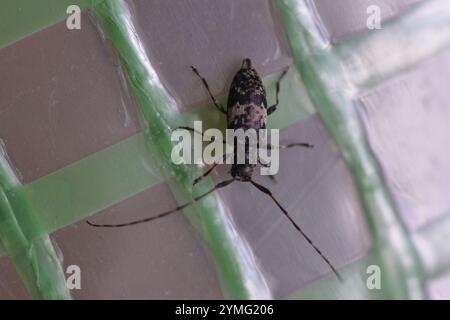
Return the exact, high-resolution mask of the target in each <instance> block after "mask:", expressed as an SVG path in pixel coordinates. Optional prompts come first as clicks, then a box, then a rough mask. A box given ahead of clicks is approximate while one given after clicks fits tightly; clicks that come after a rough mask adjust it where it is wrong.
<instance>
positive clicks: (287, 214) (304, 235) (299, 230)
mask: <svg viewBox="0 0 450 320" xmlns="http://www.w3.org/2000/svg"><path fill="white" fill-rule="evenodd" d="M250 182H251V183H252V184H253V185H254V186H255V187H256V188H258V189H259V190H260V191H262V192H263V193H265V194H267V195H268V196H269V197H271V198H272V200H273V201H274V202H275V204H276V205H277V206H278V208H280V209H281V211H282V212H283V213H284V215H285V216H286V217H287V218H288V219H289V221H290V222H291V223H292V225H293V226H294V227H295V229H297V231H298V232H300V234H301V235H302V236H303V237H304V238H305V240H306V241H308V243H309V244H310V245H311V247H313V248H314V250H315V251H316V252H317V253H318V254H319V255H320V257H321V258H322V260H323V261H325V263H326V264H327V265H328V266H329V267H330V268H331V270H332V271H333V272H334V274H335V275H336V277H337V278H338V279H339V280H340V281H343V280H342V277H341V275H340V274H339V273H338V272H337V271H336V269H335V268H334V267H333V265H332V264H331V262H330V260H328V259H327V257H325V255H324V254H323V253H322V251H320V249H319V248H317V247H316V245H315V244H314V243H313V242H312V240H311V238H310V237H308V236H307V235H306V234H305V232H304V231H303V230H302V228H300V227H299V226H298V225H297V223H295V221H294V220H293V219H292V218H291V216H290V215H289V213H288V212H287V211H286V209H284V208H283V206H282V205H281V204H280V203H279V202H278V200H277V199H276V198H275V197H274V195H273V194H272V192H271V191H270V190H269V189H267V188H266V187H264V186H262V185H260V184H258V183H256V182H255V181H253V180H250Z"/></svg>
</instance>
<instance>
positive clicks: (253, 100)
mask: <svg viewBox="0 0 450 320" xmlns="http://www.w3.org/2000/svg"><path fill="white" fill-rule="evenodd" d="M227 122H228V129H234V130H236V129H243V130H244V131H245V130H248V129H255V130H256V132H257V134H258V131H259V129H265V128H266V125H267V99H266V90H265V89H264V86H263V83H262V80H261V77H260V76H259V74H258V72H257V71H256V69H255V68H254V67H253V66H252V63H251V61H250V59H248V58H247V59H244V61H243V62H242V66H241V68H240V69H239V71H238V72H237V73H236V75H235V76H234V78H233V81H232V83H231V86H230V91H229V94H228V104H227ZM258 137H259V135H258ZM234 143H235V144H236V141H235V142H234ZM234 150H236V147H235V148H234ZM235 152H236V151H235ZM234 157H235V161H233V165H232V167H231V171H230V173H231V175H232V176H233V177H235V178H236V179H239V180H243V181H245V180H249V179H251V177H252V174H253V170H254V168H255V167H256V164H251V163H249V146H248V143H246V144H245V163H244V164H237V161H236V154H235V155H234Z"/></svg>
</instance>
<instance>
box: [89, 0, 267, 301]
mask: <svg viewBox="0 0 450 320" xmlns="http://www.w3.org/2000/svg"><path fill="white" fill-rule="evenodd" d="M95 12H96V15H97V17H98V20H99V21H100V22H101V26H102V27H103V29H104V30H105V31H106V33H107V35H108V36H109V38H110V39H111V41H112V42H113V43H114V45H115V48H116V49H117V51H118V52H119V55H120V57H121V59H122V63H123V66H124V68H125V73H126V75H127V78H128V81H129V83H130V87H131V89H132V91H133V93H134V96H135V97H136V100H137V102H138V105H139V108H140V110H141V113H142V116H143V120H144V122H145V125H147V126H148V127H147V128H146V130H145V137H146V141H147V144H148V148H149V151H150V153H151V155H152V157H153V158H154V160H155V161H154V163H155V164H157V165H159V168H160V170H161V171H162V173H163V174H164V175H165V176H166V177H167V178H168V181H169V185H170V187H171V189H172V191H173V193H174V195H175V197H176V199H177V200H178V201H180V202H185V201H186V200H187V199H192V197H195V196H196V195H199V194H201V193H203V192H205V191H206V190H209V188H211V186H212V183H211V180H209V183H205V184H203V183H202V187H196V188H195V189H193V186H192V177H193V175H196V174H198V172H197V170H195V169H190V168H189V167H188V166H175V165H174V164H173V163H172V161H171V159H170V154H171V150H172V146H173V145H172V142H171V140H170V135H171V131H172V130H173V129H174V128H176V127H177V120H176V119H177V113H178V110H177V106H176V103H175V101H174V100H173V98H172V97H171V96H170V95H168V93H167V92H166V90H165V89H164V87H163V86H162V84H161V82H160V80H159V78H158V76H157V74H156V72H155V70H154V69H153V67H152V65H151V63H150V61H149V60H148V57H147V54H146V52H145V49H144V45H143V43H142V42H141V41H140V38H139V35H138V34H139V33H138V31H137V30H136V29H135V26H134V23H133V17H132V15H131V12H130V11H129V8H128V6H127V4H126V2H125V1H122V0H113V1H104V2H103V3H101V4H100V5H98V6H96V7H95ZM185 212H186V213H188V217H191V219H192V222H193V223H196V224H197V227H198V228H199V229H200V230H201V231H202V234H203V236H204V238H205V239H206V242H207V243H208V246H209V247H210V249H211V251H212V253H213V255H214V257H215V260H216V262H217V266H218V270H219V274H220V279H221V283H222V287H223V289H224V293H225V295H226V296H228V297H233V298H241V299H249V298H270V297H271V293H270V290H269V288H268V286H267V283H266V281H265V279H264V277H263V275H262V273H261V272H260V271H259V268H258V265H257V264H256V261H255V260H254V258H253V255H252V253H251V250H250V248H249V247H248V245H247V244H246V243H245V241H244V240H243V239H241V238H240V236H239V234H238V232H237V231H236V229H235V227H234V224H233V221H232V220H231V218H230V217H229V216H228V214H227V213H226V211H225V210H224V209H223V207H222V205H221V204H220V201H218V199H217V198H216V196H215V195H214V194H212V195H210V196H208V197H206V198H204V199H202V200H201V201H198V202H197V203H196V204H195V205H193V206H191V207H190V208H189V209H187V210H185ZM193 217H196V218H195V219H194V218H193Z"/></svg>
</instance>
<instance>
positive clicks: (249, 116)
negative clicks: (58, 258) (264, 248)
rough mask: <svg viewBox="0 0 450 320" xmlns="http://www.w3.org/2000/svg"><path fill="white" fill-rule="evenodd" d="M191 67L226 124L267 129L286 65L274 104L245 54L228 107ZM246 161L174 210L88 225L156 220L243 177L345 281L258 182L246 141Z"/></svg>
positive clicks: (289, 146) (229, 126) (235, 162)
mask: <svg viewBox="0 0 450 320" xmlns="http://www.w3.org/2000/svg"><path fill="white" fill-rule="evenodd" d="M191 69H192V71H193V72H194V73H195V74H196V75H197V76H198V77H199V78H200V80H201V81H202V82H203V85H204V86H205V88H206V90H207V92H208V94H209V96H210V98H211V100H212V102H213V104H214V106H215V107H216V108H217V109H218V110H219V111H220V112H222V113H224V114H226V116H227V127H228V128H229V129H243V130H244V131H245V130H249V129H255V130H256V131H257V132H258V130H260V129H266V127H267V117H268V116H269V115H270V114H272V113H273V112H275V111H276V109H277V106H278V104H279V93H280V83H281V80H282V79H283V77H284V76H285V75H286V73H287V69H285V70H284V71H283V72H282V74H281V76H280V78H279V79H278V81H277V82H276V90H275V98H276V99H275V104H273V105H272V106H268V105H267V99H266V91H265V89H264V85H263V83H262V80H261V77H260V76H259V74H258V72H257V71H256V69H255V68H254V66H253V64H252V61H251V60H250V58H245V59H244V60H243V61H242V65H241V68H240V69H239V70H238V71H237V73H236V74H235V76H234V78H233V80H232V83H231V86H230V90H229V94H228V103H227V109H225V108H224V107H223V106H222V105H221V104H220V103H219V101H218V100H217V99H216V98H215V97H214V95H213V94H212V93H211V90H210V88H209V85H208V83H207V81H206V79H205V78H204V77H202V76H201V75H200V73H199V72H198V70H197V69H196V68H195V67H193V66H191ZM180 129H187V130H190V131H195V129H193V128H190V127H180ZM236 143H237V142H236V141H234V145H236ZM273 147H279V148H291V147H306V148H312V147H313V146H312V145H311V144H309V143H293V144H289V145H285V146H282V145H280V146H271V145H268V146H267V148H269V149H270V148H273ZM244 150H245V162H244V163H240V164H239V163H237V161H233V163H232V166H231V171H230V174H231V179H228V180H225V181H222V182H219V183H217V184H216V185H215V186H214V187H213V188H212V189H211V190H209V191H207V192H205V193H203V194H201V195H199V196H197V197H195V198H193V199H192V200H191V201H189V202H187V203H185V204H183V205H181V206H179V207H176V208H174V209H172V210H169V211H166V212H163V213H160V214H158V215H156V216H153V217H149V218H144V219H140V220H135V221H131V222H126V223H120V224H95V223H92V222H89V221H88V222H87V223H88V224H89V225H91V226H94V227H125V226H130V225H135V224H140V223H144V222H149V221H152V220H156V219H159V218H162V217H165V216H167V215H169V214H172V213H174V212H177V211H179V210H182V209H184V208H185V207H187V206H189V205H191V204H193V203H194V202H196V201H198V200H200V199H202V198H203V197H205V196H207V195H208V194H210V193H212V192H214V191H216V190H218V189H221V188H224V187H226V186H228V185H230V184H231V183H233V182H235V181H241V182H248V183H251V184H252V185H253V186H255V187H256V188H257V189H258V190H260V191H261V192H263V193H264V194H266V195H267V196H269V197H270V198H271V199H272V201H273V202H274V203H275V204H276V205H277V206H278V208H279V209H280V210H281V212H282V213H283V214H284V215H285V217H286V218H287V219H288V220H289V222H290V223H291V224H292V225H293V226H294V228H295V229H296V230H297V231H298V232H299V233H300V234H301V235H302V236H303V237H304V238H305V240H306V241H307V242H308V243H309V244H310V245H311V246H312V247H313V249H314V250H315V251H316V252H317V254H319V255H320V257H321V258H322V260H323V261H324V262H325V263H326V264H327V265H328V266H329V267H330V269H331V270H332V271H333V272H334V274H335V275H336V276H337V277H338V279H339V280H341V281H342V277H341V276H340V274H339V273H338V272H337V270H336V268H335V267H334V266H333V264H332V263H331V262H330V261H329V259H328V258H327V257H326V256H325V255H324V254H323V253H322V251H321V250H320V249H319V248H318V247H317V246H316V245H315V244H314V243H313V241H312V240H311V238H310V237H309V236H308V235H307V234H306V233H305V232H304V231H303V229H302V228H300V226H299V225H298V224H297V223H296V222H295V221H294V220H293V219H292V217H291V216H290V215H289V213H288V212H287V210H286V209H285V208H284V207H283V206H282V205H281V203H280V202H279V201H278V200H277V199H276V197H275V196H274V195H273V194H272V192H271V191H270V190H269V189H268V188H266V187H264V186H263V185H261V184H259V183H257V182H255V181H254V180H252V175H253V172H254V169H255V167H256V164H252V163H250V162H249V146H248V144H247V142H245V149H244ZM232 155H233V156H234V157H235V160H236V156H237V155H236V150H235V149H234V151H233V154H232ZM259 164H260V165H263V166H264V165H265V164H263V163H261V162H259ZM216 166H217V163H216V164H213V165H212V166H211V168H209V169H208V170H207V171H206V172H205V173H204V174H203V175H201V176H200V177H198V178H197V179H195V180H194V183H193V184H194V185H195V184H197V183H198V182H200V181H201V180H202V179H203V178H204V177H206V176H207V175H209V174H210V173H211V172H212V170H213V169H214V168H215V167H216Z"/></svg>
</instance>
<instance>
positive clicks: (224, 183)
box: [86, 178, 235, 228]
mask: <svg viewBox="0 0 450 320" xmlns="http://www.w3.org/2000/svg"><path fill="white" fill-rule="evenodd" d="M234 181H235V179H234V178H233V179H230V180H225V181H222V182H219V183H218V184H216V185H215V186H214V188H212V189H211V190H209V191H207V192H205V193H203V194H201V195H199V196H198V197H195V198H194V199H192V200H191V201H189V202H187V203H185V204H183V205H182V206H179V207H176V208H175V209H172V210H169V211H166V212H163V213H160V214H158V215H156V216H153V217H149V218H144V219H140V220H135V221H130V222H125V223H118V224H96V223H92V222H90V221H86V222H87V223H88V224H89V225H90V226H93V227H102V228H120V227H126V226H131V225H135V224H140V223H145V222H149V221H152V220H155V219H159V218H162V217H165V216H168V215H169V214H171V213H174V212H177V211H179V210H183V209H184V208H186V207H187V206H189V205H191V204H193V203H194V202H196V201H198V200H200V199H201V198H203V197H206V196H207V195H208V194H210V193H212V192H214V191H216V190H217V189H220V188H224V187H226V186H228V185H229V184H230V183H232V182H234Z"/></svg>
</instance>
